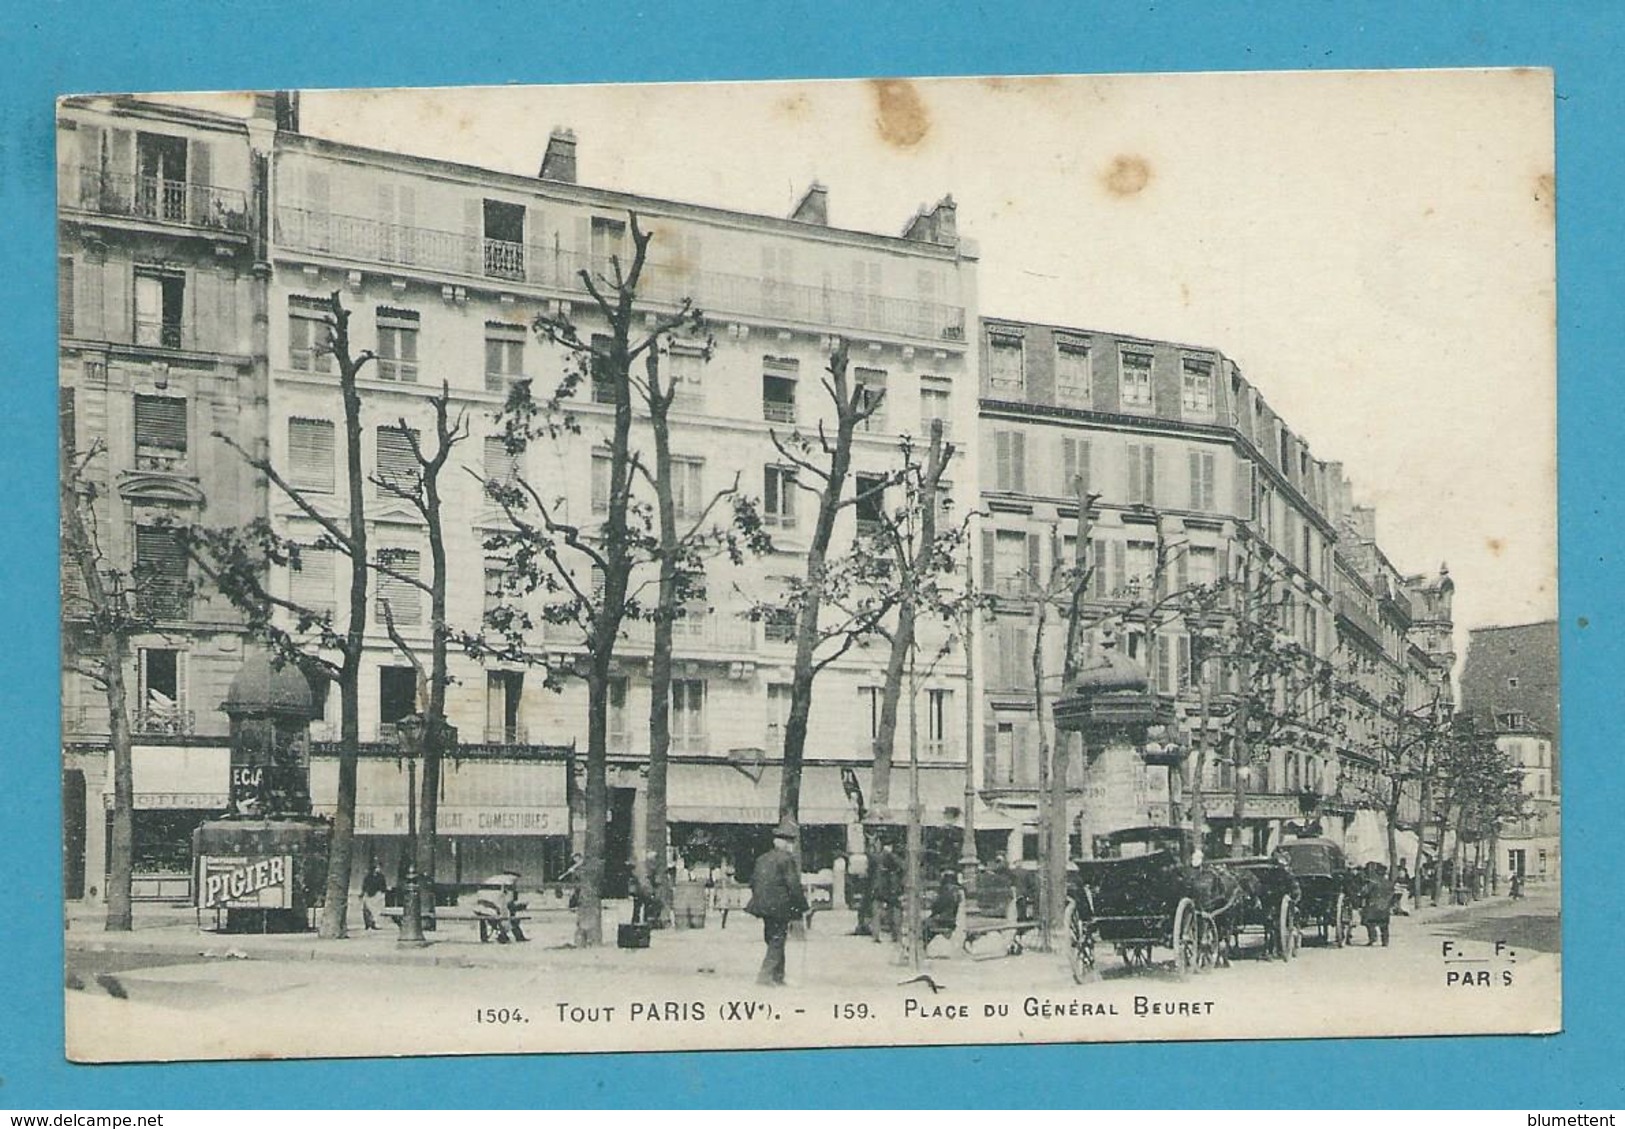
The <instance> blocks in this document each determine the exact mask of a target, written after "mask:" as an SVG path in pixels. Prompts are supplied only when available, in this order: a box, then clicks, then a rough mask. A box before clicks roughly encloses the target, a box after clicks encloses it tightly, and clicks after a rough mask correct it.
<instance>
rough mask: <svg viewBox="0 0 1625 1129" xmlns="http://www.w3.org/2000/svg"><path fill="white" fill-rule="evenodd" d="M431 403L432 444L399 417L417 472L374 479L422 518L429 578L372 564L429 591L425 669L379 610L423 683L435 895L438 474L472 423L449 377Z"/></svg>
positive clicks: (425, 796) (446, 630)
mask: <svg viewBox="0 0 1625 1129" xmlns="http://www.w3.org/2000/svg"><path fill="white" fill-rule="evenodd" d="M429 404H430V407H431V409H432V410H433V412H434V434H435V446H434V448H433V449H432V450H428V451H426V450H425V449H424V446H423V444H422V442H421V441H420V440H419V439H418V433H417V431H416V429H414V428H412V427H410V426H408V424H407V420H406V418H405V417H404V416H403V417H401V418H400V420H399V421H398V424H397V426H398V428H399V431H400V433H401V434H402V435H403V436H404V437H405V441H406V444H407V447H408V448H409V449H410V451H411V453H412V458H413V460H414V461H415V462H416V464H417V471H416V473H415V474H413V475H411V476H410V477H408V478H405V479H404V480H403V479H402V478H398V477H393V476H386V475H384V474H377V475H374V476H373V478H372V483H373V485H374V486H376V487H377V488H378V490H379V491H380V492H381V493H383V494H385V495H387V496H390V497H394V498H398V499H400V500H401V501H403V502H406V503H407V504H408V505H410V506H411V507H412V508H413V509H415V510H416V511H417V513H418V515H419V516H420V517H422V518H423V522H424V527H425V532H426V534H427V536H428V540H429V578H428V579H427V580H424V579H423V578H422V577H420V576H419V575H418V574H417V572H416V571H412V572H405V571H402V570H401V569H400V568H398V567H397V565H398V563H399V561H398V560H397V559H396V556H395V554H394V553H392V552H391V551H390V550H380V551H379V553H378V556H377V559H376V560H375V561H374V567H375V568H376V569H377V570H378V572H379V574H380V575H381V576H384V577H389V578H390V579H392V580H394V581H396V582H397V583H399V584H403V585H405V586H406V587H408V588H410V589H412V590H413V597H412V598H413V600H414V601H415V600H416V599H417V598H418V596H419V594H422V595H426V596H428V597H429V625H430V627H429V630H430V635H429V669H428V670H427V671H425V670H424V669H423V660H422V658H421V657H420V656H419V655H418V653H417V648H416V647H414V646H413V645H412V644H411V643H409V642H408V641H407V640H406V638H405V636H404V635H402V634H401V631H400V629H399V627H398V626H397V624H396V622H395V614H394V608H393V607H392V606H391V603H390V601H389V600H387V599H386V600H380V601H379V605H380V608H381V609H382V611H383V615H384V626H385V629H386V630H387V631H388V632H389V638H390V641H391V642H393V643H394V644H395V648H396V650H398V651H399V652H400V653H401V655H402V656H403V657H405V659H406V661H407V662H408V663H410V664H411V666H412V669H413V670H414V671H416V672H417V676H418V685H419V686H422V687H425V688H426V689H427V701H424V702H420V703H419V708H420V709H422V710H423V711H424V732H423V749H422V755H423V776H422V780H421V783H420V798H419V801H418V811H419V813H420V819H421V822H420V824H419V831H418V837H417V842H416V843H415V844H414V845H413V846H414V849H415V850H416V852H417V857H416V858H415V859H414V860H413V863H414V865H415V866H416V867H417V872H418V876H419V878H420V880H421V881H422V883H423V885H424V888H426V889H427V890H428V891H429V892H430V896H431V897H432V896H433V892H434V888H435V853H436V851H435V848H436V839H437V836H438V830H439V813H440V767H441V760H442V757H443V756H444V755H445V752H446V749H445V747H444V746H445V742H446V737H447V728H446V687H447V685H449V684H450V681H451V677H450V674H449V672H448V670H447V652H448V651H449V649H450V645H451V640H452V630H451V626H450V624H449V623H448V622H447V619H446V581H447V576H448V573H447V567H446V534H445V524H444V521H443V518H442V514H441V506H442V498H441V480H440V476H441V474H442V472H443V471H444V470H445V469H446V463H447V460H448V459H449V458H450V456H451V453H452V449H453V448H454V447H456V446H457V444H458V443H461V442H463V441H464V440H466V439H467V438H468V437H469V427H468V417H467V413H466V412H464V411H461V410H459V411H458V413H457V415H456V417H455V418H452V416H451V386H450V384H449V383H447V382H444V381H443V382H442V383H441V385H440V393H439V395H437V396H435V397H434V398H433V399H431V400H430V401H429ZM431 904H432V903H431Z"/></svg>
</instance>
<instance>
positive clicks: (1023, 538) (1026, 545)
mask: <svg viewBox="0 0 1625 1129" xmlns="http://www.w3.org/2000/svg"><path fill="white" fill-rule="evenodd" d="M1040 544H1041V542H1040V538H1039V536H1038V535H1037V534H1036V533H1031V534H1029V533H1022V532H1019V531H1015V530H1009V529H1001V530H998V531H997V532H995V533H994V534H993V546H992V548H993V553H992V558H993V559H992V566H993V576H992V581H993V583H992V591H994V592H996V593H998V594H999V595H1001V596H1017V597H1020V596H1025V595H1027V594H1028V593H1029V592H1030V591H1031V590H1032V589H1033V588H1034V587H1036V586H1037V583H1038V580H1037V577H1038V568H1039V563H1038V554H1039V548H1040Z"/></svg>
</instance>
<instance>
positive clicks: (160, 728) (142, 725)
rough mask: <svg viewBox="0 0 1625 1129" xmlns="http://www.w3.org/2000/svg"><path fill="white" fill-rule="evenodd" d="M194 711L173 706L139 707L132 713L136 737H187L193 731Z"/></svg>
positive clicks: (131, 726)
mask: <svg viewBox="0 0 1625 1129" xmlns="http://www.w3.org/2000/svg"><path fill="white" fill-rule="evenodd" d="M192 721H193V718H192V711H191V710H183V709H178V708H173V707H152V708H149V709H138V710H136V711H134V712H133V713H131V714H130V733H131V734H132V735H133V736H136V737H185V736H189V735H190V734H191V733H192Z"/></svg>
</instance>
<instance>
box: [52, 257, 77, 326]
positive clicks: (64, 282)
mask: <svg viewBox="0 0 1625 1129" xmlns="http://www.w3.org/2000/svg"><path fill="white" fill-rule="evenodd" d="M56 331H57V332H58V333H59V334H61V335H62V336H63V337H72V336H73V259H72V257H71V256H67V255H64V256H62V257H61V258H59V259H57V261H56Z"/></svg>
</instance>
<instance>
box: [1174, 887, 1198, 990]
mask: <svg viewBox="0 0 1625 1129" xmlns="http://www.w3.org/2000/svg"><path fill="white" fill-rule="evenodd" d="M1199 931H1200V926H1198V925H1197V922H1196V903H1195V902H1193V901H1191V900H1190V899H1189V898H1181V899H1180V900H1179V906H1178V908H1177V909H1175V910H1174V934H1173V942H1174V971H1175V972H1177V973H1179V974H1180V975H1181V976H1189V975H1190V974H1191V973H1192V972H1194V971H1195V970H1196V957H1197V951H1198V949H1199V948H1200V947H1201V940H1200V937H1199Z"/></svg>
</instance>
